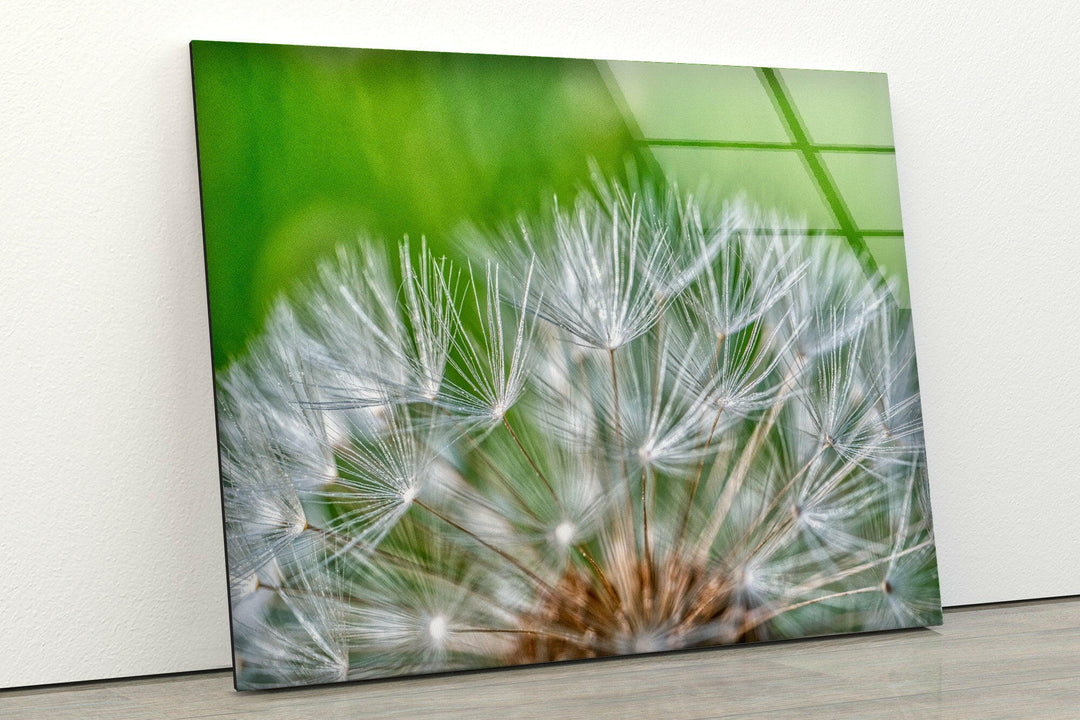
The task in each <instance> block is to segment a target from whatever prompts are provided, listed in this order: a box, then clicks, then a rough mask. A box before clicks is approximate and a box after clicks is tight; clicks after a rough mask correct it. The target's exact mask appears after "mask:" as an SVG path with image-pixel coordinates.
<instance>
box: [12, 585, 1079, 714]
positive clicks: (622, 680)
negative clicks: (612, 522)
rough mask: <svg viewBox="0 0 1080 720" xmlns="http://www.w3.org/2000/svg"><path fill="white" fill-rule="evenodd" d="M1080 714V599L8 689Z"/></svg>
mask: <svg viewBox="0 0 1080 720" xmlns="http://www.w3.org/2000/svg"><path fill="white" fill-rule="evenodd" d="M384 717H385V718H468V719H470V720H471V719H474V718H532V717H536V718H588V719H589V720H599V719H600V718H665V719H666V718H686V719H687V720H690V719H696V718H804V717H813V718H860V719H862V718H889V719H890V720H895V719H896V718H949V719H950V720H952V719H954V718H979V720H988V719H990V718H1062V719H1066V718H1080V598H1070V599H1063V600H1045V601H1039V602H1031V603H1021V604H1009V605H997V606H980V607H975V608H969V609H956V610H951V611H946V614H945V625H944V626H942V627H939V628H934V629H932V630H903V631H897V632H890V633H877V634H869V635H859V636H848V637H837V638H828V639H822V640H807V641H796V642H787V643H774V644H769V645H749V646H742V647H729V648H718V649H715V650H706V651H695V652H684V653H676V654H666V655H655V656H650V657H633V658H621V659H612V660H604V661H593V662H586V663H574V664H564V665H549V666H546V667H533V668H517V669H511V670H499V671H488V672H480V673H471V674H459V675H451V676H441V677H428V678H412V679H408V680H396V681H383V682H373V683H366V684H353V685H341V686H333V687H321V688H311V689H304V690H286V691H277V692H262V693H236V692H234V691H233V689H232V678H231V675H230V674H229V673H227V672H221V673H217V672H215V673H202V674H194V675H181V676H169V677H158V678H144V679H139V680H124V681H117V682H102V683H90V684H81V685H70V686H54V687H43V688H32V689H24V690H9V691H0V718H3V719H4V720H16V719H18V720H22V719H23V718H27V719H30V718H32V719H33V720H39V719H40V718H50V719H52V718H58V719H59V718H79V719H82V718H87V719H89V718H108V719H110V720H112V719H121V718H123V719H128V718H155V719H157V718H161V719H168V718H247V719H254V718H267V719H268V720H273V719H275V718H290V720H292V719H295V718H335V719H336V718H384Z"/></svg>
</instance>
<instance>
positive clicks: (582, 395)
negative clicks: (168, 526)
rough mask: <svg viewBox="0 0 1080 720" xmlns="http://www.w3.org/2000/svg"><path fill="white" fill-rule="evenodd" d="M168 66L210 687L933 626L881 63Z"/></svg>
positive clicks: (218, 58)
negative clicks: (214, 537)
mask: <svg viewBox="0 0 1080 720" xmlns="http://www.w3.org/2000/svg"><path fill="white" fill-rule="evenodd" d="M191 54H192V65H193V74H194V91H195V108H196V125H197V130H198V154H199V169H200V181H201V189H202V204H203V222H204V234H205V245H206V269H207V278H208V297H209V312H210V325H211V338H212V347H213V364H214V383H215V393H216V405H217V424H218V428H217V430H218V440H219V445H220V448H219V449H220V466H221V485H222V496H223V502H224V519H225V536H226V537H225V540H226V551H227V561H228V577H229V597H230V603H231V618H232V633H233V634H232V640H233V651H234V660H235V673H236V685H237V687H238V688H239V689H254V688H274V687H283V686H296V685H311V684H319V683H332V682H341V681H346V680H355V679H365V678H384V677H391V676H398V675H413V674H423V673H435V672H445V671H453V670H469V669H479V668H493V667H502V666H510V665H526V664H532V663H545V662H552V661H561V660H576V659H582V658H597V657H604V656H615V655H628V654H634V653H651V652H658V651H670V650H681V649H686V648H700V647H708V646H721V645H733V644H740V643H750V642H757V641H764V640H778V639H784V638H801V637H807V636H814V635H828V634H834V633H851V632H862V631H870V630H884V629H890V628H903V627H914V626H924V625H934V624H938V623H940V622H941V606H940V600H939V593H938V577H937V565H936V559H935V549H934V537H933V531H932V527H931V513H930V502H929V494H928V490H927V470H926V458H925V454H924V450H923V433H922V417H921V410H920V404H919V392H918V379H917V375H916V366H915V349H914V343H913V338H912V327H911V313H910V310H909V292H908V283H907V277H906V268H905V258H904V233H903V228H902V227H901V222H900V206H899V191H898V185H897V173H896V156H895V151H894V148H893V139H892V130H891V122H890V113H889V95H888V87H887V84H886V80H885V76H884V75H880V74H873V73H853V72H826V71H808V70H797V71H796V70H782V69H774V68H743V67H710V66H700V65H676V64H660V63H636V62H607V61H594V60H573V59H556V58H530V57H502V56H485V55H468V54H452V53H429V52H403V51H387V50H354V49H340V48H314V47H292V46H275V45H256V44H241V43H222V42H195V43H193V44H192V47H191ZM731 652H738V651H737V650H733V651H731Z"/></svg>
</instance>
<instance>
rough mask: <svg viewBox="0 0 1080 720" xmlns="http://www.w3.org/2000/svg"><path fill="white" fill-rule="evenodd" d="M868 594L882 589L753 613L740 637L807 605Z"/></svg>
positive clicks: (867, 589)
mask: <svg viewBox="0 0 1080 720" xmlns="http://www.w3.org/2000/svg"><path fill="white" fill-rule="evenodd" d="M868 592H881V587H880V586H878V585H874V586H872V587H864V588H859V589H857V590H844V591H843V592H835V593H832V594H830V595H822V596H821V597H816V598H811V599H810V600H803V601H801V602H797V603H792V604H791V605H785V606H784V607H781V608H774V609H772V610H768V611H766V612H760V613H758V612H755V613H751V614H750V617H748V618H747V619H746V620H745V621H744V622H743V625H742V631H741V632H740V633H739V634H740V635H744V634H746V633H748V632H750V631H751V630H753V629H754V628H756V627H758V626H759V625H761V624H762V623H766V622H768V621H769V620H772V619H773V618H775V617H778V616H780V615H783V614H784V613H788V612H791V611H792V610H798V609H799V608H803V607H806V606H807V605H813V604H815V603H819V602H825V601H826V600H835V599H837V598H842V597H848V596H850V595H859V594H862V593H868Z"/></svg>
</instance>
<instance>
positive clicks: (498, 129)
mask: <svg viewBox="0 0 1080 720" xmlns="http://www.w3.org/2000/svg"><path fill="white" fill-rule="evenodd" d="M191 54H192V68H193V74H194V86H195V103H196V117H197V128H198V137H199V167H200V175H201V183H202V194H203V195H202V200H203V221H204V231H205V239H206V252H207V272H208V282H209V295H210V313H211V322H212V328H213V354H214V365H215V367H221V366H223V365H225V364H227V363H228V361H229V360H230V358H231V357H233V356H235V355H237V354H239V353H241V352H242V351H243V350H244V347H245V345H246V343H247V341H248V339H249V338H250V337H252V335H253V334H255V333H256V332H257V331H258V330H259V327H260V325H261V322H262V319H263V317H264V315H265V313H266V311H267V309H268V308H269V306H270V304H271V303H272V301H273V300H274V298H275V297H276V296H277V295H278V294H279V293H281V292H282V291H286V290H287V289H288V288H289V287H290V286H292V285H294V283H295V282H296V281H297V280H299V279H301V278H303V277H304V276H305V275H306V274H307V273H309V272H311V270H312V269H313V268H314V267H315V265H316V262H317V259H318V258H319V257H320V256H321V255H323V254H325V253H326V252H328V251H329V250H331V249H332V248H333V247H334V246H335V245H337V244H339V243H346V242H350V241H353V240H354V239H355V238H357V237H358V236H367V237H370V238H371V239H372V241H374V242H380V241H381V242H386V243H394V244H396V243H397V241H398V240H400V239H401V237H402V236H404V235H406V234H408V235H410V236H412V237H414V238H417V237H419V236H421V235H424V236H426V237H427V238H428V241H429V244H430V245H431V246H432V248H433V249H434V250H435V251H436V252H437V253H439V252H444V251H445V250H446V249H447V247H448V243H449V242H450V241H451V239H452V238H453V235H454V233H455V231H456V230H457V229H458V228H459V227H460V226H462V225H463V224H466V223H469V224H477V225H481V226H490V225H496V224H499V223H502V222H506V221H510V220H512V219H513V218H514V217H516V216H517V215H518V214H519V213H531V212H535V211H537V210H539V209H540V207H541V206H542V205H543V204H544V203H545V202H546V201H547V200H548V199H550V197H551V196H552V195H553V194H558V195H559V197H560V199H567V200H569V199H570V198H571V197H572V196H573V195H574V194H576V192H577V191H578V190H579V189H580V187H581V185H582V184H583V183H584V181H585V180H586V179H587V178H588V174H589V168H588V162H589V160H590V159H592V160H595V161H596V162H597V163H598V165H599V166H600V169H601V170H602V171H603V172H605V173H607V174H611V175H616V176H617V175H618V174H619V172H620V170H621V169H623V168H624V167H625V164H624V163H625V161H626V159H627V158H628V157H629V156H632V155H633V154H634V152H635V150H634V145H633V142H632V137H631V135H630V131H629V129H628V128H627V126H626V124H625V122H624V121H623V119H622V117H621V116H620V114H619V111H618V109H617V106H616V104H615V102H614V101H613V100H612V98H611V95H610V94H609V92H608V90H607V87H606V86H605V84H604V80H603V78H602V77H601V75H600V72H599V71H598V70H597V67H596V65H595V64H594V63H593V62H592V61H588V60H566V59H547V58H524V57H505V56H483V55H464V54H449V53H419V52H400V51H378V50H351V49H340V48H311V47H296V46H280V45H257V44H245V43H220V42H201V41H197V42H193V43H192V46H191Z"/></svg>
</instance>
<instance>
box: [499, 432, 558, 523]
mask: <svg viewBox="0 0 1080 720" xmlns="http://www.w3.org/2000/svg"><path fill="white" fill-rule="evenodd" d="M502 422H503V427H505V428H506V429H507V430H508V431H509V432H510V437H512V438H514V442H515V443H517V446H518V449H519V450H521V454H522V455H524V456H525V459H526V460H528V461H529V465H531V466H532V469H533V471H535V472H536V477H538V478H540V481H541V482H542V483H544V487H546V488H547V489H548V492H549V493H551V497H552V498H554V499H555V503H556V504H559V498H558V496H557V495H555V488H553V487H552V486H551V483H550V482H548V479H547V477H545V476H544V473H543V471H541V470H540V466H539V465H537V464H536V461H535V460H533V459H532V455H530V454H529V451H528V450H526V449H525V446H524V445H523V444H522V443H521V439H520V438H519V437H518V434H517V433H516V432H514V427H513V426H512V425H511V424H510V421H509V420H507V419H506V416H505V415H503V419H502ZM559 508H560V509H561V508H562V505H559Z"/></svg>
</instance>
